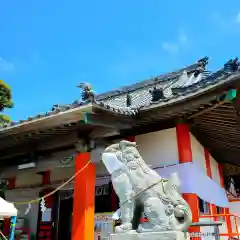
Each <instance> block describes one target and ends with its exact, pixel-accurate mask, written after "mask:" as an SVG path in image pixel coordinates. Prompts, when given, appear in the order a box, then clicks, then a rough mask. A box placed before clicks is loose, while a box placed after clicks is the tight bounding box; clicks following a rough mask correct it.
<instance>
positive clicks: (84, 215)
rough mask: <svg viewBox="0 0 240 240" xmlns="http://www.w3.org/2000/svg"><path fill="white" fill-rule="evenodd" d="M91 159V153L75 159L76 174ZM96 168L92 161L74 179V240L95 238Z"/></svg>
mask: <svg viewBox="0 0 240 240" xmlns="http://www.w3.org/2000/svg"><path fill="white" fill-rule="evenodd" d="M89 161H90V153H80V154H78V155H77V156H76V159H75V174H76V173H77V172H79V171H80V170H81V169H83V168H84V167H85V166H86V164H88V162H89ZM95 180H96V169H95V166H94V164H92V163H90V164H88V166H87V167H86V168H85V169H84V170H83V171H82V172H80V173H79V174H78V175H77V176H76V177H75V179H74V200H73V225H72V240H94V205H95V204H94V200H95Z"/></svg>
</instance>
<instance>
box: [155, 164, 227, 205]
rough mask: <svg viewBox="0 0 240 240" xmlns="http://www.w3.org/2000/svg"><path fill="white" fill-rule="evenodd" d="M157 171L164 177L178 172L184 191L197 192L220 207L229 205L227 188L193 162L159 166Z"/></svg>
mask: <svg viewBox="0 0 240 240" xmlns="http://www.w3.org/2000/svg"><path fill="white" fill-rule="evenodd" d="M156 171H157V172H158V174H160V176H161V177H164V178H168V177H169V175H170V174H171V173H178V176H179V179H180V181H181V192H182V193H196V194H197V195H198V196H199V197H200V198H201V199H202V200H204V201H206V202H209V203H212V204H215V205H216V206H218V207H229V202H228V198H227V195H226V192H225V189H223V188H222V187H221V186H220V185H218V184H217V183H216V182H214V181H213V180H212V179H210V178H209V177H208V176H206V175H205V174H204V173H203V172H202V171H201V169H199V168H198V167H197V166H196V165H195V164H193V163H184V164H178V165H174V166H169V167H165V168H158V169H156Z"/></svg>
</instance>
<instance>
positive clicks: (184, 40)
mask: <svg viewBox="0 0 240 240" xmlns="http://www.w3.org/2000/svg"><path fill="white" fill-rule="evenodd" d="M178 40H179V44H180V43H182V44H186V43H188V38H187V35H186V34H185V33H184V32H181V33H180V34H179V36H178Z"/></svg>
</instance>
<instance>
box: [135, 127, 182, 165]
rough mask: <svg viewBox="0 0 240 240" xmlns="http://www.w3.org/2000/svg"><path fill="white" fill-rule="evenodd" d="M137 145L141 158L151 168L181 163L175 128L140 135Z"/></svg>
mask: <svg viewBox="0 0 240 240" xmlns="http://www.w3.org/2000/svg"><path fill="white" fill-rule="evenodd" d="M136 143H137V145H138V150H139V152H140V154H141V156H142V157H143V159H144V160H145V161H146V163H147V164H148V165H150V166H151V167H161V166H167V165H172V164H178V163H179V160H178V147H177V137H176V129H175V128H171V129H167V130H162V131H157V132H152V133H147V134H142V135H138V136H136Z"/></svg>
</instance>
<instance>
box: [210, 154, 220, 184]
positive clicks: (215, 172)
mask: <svg viewBox="0 0 240 240" xmlns="http://www.w3.org/2000/svg"><path fill="white" fill-rule="evenodd" d="M210 165H211V170H212V179H213V181H215V182H216V183H218V184H219V185H220V184H221V181H220V175H219V170H218V162H217V161H216V160H215V159H214V158H213V157H212V156H210Z"/></svg>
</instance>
